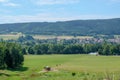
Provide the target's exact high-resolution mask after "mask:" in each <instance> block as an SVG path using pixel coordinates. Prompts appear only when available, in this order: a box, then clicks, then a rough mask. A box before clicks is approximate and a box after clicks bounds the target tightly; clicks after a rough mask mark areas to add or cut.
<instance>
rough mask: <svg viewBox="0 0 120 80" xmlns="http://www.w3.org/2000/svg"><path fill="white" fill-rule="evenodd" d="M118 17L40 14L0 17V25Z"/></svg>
mask: <svg viewBox="0 0 120 80" xmlns="http://www.w3.org/2000/svg"><path fill="white" fill-rule="evenodd" d="M118 17H120V16H106V15H73V16H55V14H50V13H42V14H37V15H18V16H11V15H9V16H8V15H7V16H5V15H4V16H3V15H2V16H1V18H0V23H21V22H44V21H47V22H55V21H68V20H80V19H83V20H84V19H107V18H118Z"/></svg>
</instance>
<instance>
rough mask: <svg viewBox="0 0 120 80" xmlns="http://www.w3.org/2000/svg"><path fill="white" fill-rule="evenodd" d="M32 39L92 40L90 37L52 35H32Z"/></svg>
mask: <svg viewBox="0 0 120 80" xmlns="http://www.w3.org/2000/svg"><path fill="white" fill-rule="evenodd" d="M33 37H34V38H35V39H39V40H41V39H54V38H57V39H74V38H75V39H91V38H93V37H92V36H76V37H74V36H54V35H33Z"/></svg>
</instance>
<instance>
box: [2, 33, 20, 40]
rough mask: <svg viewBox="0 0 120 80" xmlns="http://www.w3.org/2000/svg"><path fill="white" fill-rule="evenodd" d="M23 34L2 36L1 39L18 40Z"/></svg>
mask: <svg viewBox="0 0 120 80" xmlns="http://www.w3.org/2000/svg"><path fill="white" fill-rule="evenodd" d="M20 36H22V34H19V33H18V34H0V39H3V40H16V39H18V38H19V37H20Z"/></svg>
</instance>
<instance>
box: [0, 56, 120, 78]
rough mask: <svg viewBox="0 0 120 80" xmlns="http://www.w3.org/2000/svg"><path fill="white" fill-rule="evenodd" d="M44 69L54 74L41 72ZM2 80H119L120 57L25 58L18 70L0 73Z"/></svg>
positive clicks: (0, 71) (1, 71)
mask: <svg viewBox="0 0 120 80" xmlns="http://www.w3.org/2000/svg"><path fill="white" fill-rule="evenodd" d="M45 66H50V67H51V68H52V69H53V70H51V71H48V72H42V71H43V69H44V67H45ZM0 79H3V80H120V56H93V55H25V61H24V65H23V67H22V68H20V69H16V70H0Z"/></svg>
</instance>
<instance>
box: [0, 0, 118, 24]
mask: <svg viewBox="0 0 120 80" xmlns="http://www.w3.org/2000/svg"><path fill="white" fill-rule="evenodd" d="M107 18H120V0H0V23H16V22H44V21H48V22H54V21H66V20H76V19H79V20H81V19H107Z"/></svg>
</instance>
